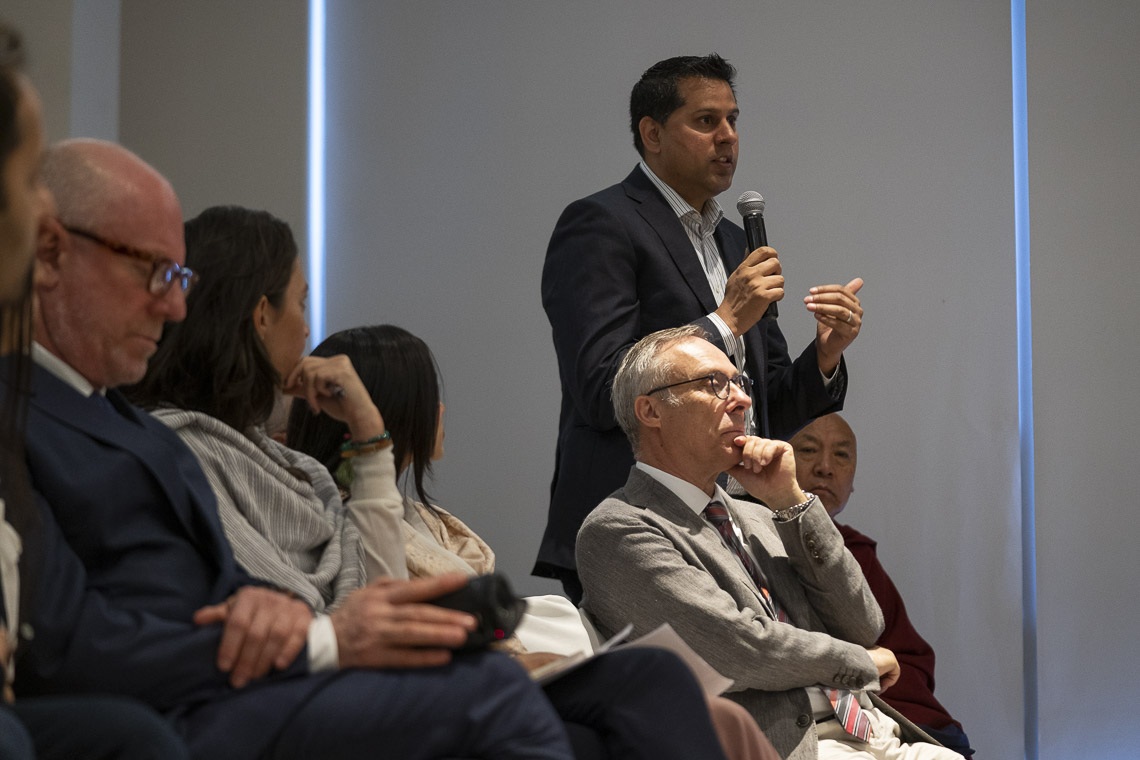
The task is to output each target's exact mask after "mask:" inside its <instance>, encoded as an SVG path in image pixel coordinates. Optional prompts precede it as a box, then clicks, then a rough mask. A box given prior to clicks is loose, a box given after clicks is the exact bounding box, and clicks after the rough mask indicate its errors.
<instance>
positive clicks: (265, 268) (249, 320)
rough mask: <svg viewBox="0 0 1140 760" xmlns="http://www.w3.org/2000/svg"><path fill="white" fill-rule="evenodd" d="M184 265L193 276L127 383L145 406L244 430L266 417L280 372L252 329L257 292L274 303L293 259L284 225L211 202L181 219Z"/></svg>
mask: <svg viewBox="0 0 1140 760" xmlns="http://www.w3.org/2000/svg"><path fill="white" fill-rule="evenodd" d="M185 235H186V265H187V266H188V267H190V268H191V269H193V270H194V271H195V272H197V273H198V275H199V277H200V279H199V281H198V284H197V285H195V286H194V289H193V290H191V291H190V294H189V296H188V298H187V300H186V319H184V320H183V321H182V322H179V323H170V324H168V325H167V326H166V329H165V331H164V332H163V336H162V340H161V341H160V342H159V345H158V351H157V352H155V355H154V356H153V357H152V358H151V360H150V364H149V366H148V368H147V373H146V376H145V377H144V378H143V379H142V381H141V382H139V383H138V384H137V385H135V386H133V387H131V388H128V389H126V393H127V395H128V396H129V397H130V398H131V399H132V400H133V401H134V402H135V403H137V404H139V405H140V406H143V407H145V408H148V409H153V408H155V407H157V406H160V405H169V406H174V407H177V408H180V409H193V410H195V411H198V412H202V413H204V414H208V415H210V416H211V417H215V418H217V419H219V420H221V421H222V422H224V423H226V424H227V425H229V426H230V427H232V428H235V429H236V430H240V431H242V432H245V431H246V430H248V429H249V428H251V427H254V426H256V425H260V424H262V423H264V422H265V421H266V420H268V419H269V415H270V414H271V413H272V412H273V405H274V403H275V401H276V391H277V388H278V386H280V384H281V380H282V378H281V376H280V373H278V372H277V370H276V368H274V366H273V362H272V360H271V359H270V357H269V353H268V351H267V350H266V348H265V344H264V343H262V341H261V337H260V336H259V335H258V334H257V330H256V328H255V325H254V319H253V313H254V309H255V308H256V306H257V304H258V302H259V301H260V300H261V297H262V296H265V297H266V298H268V299H269V303H270V304H272V305H273V306H274V307H278V308H279V307H280V306H281V304H282V301H283V298H284V295H285V291H286V289H287V287H288V285H289V280H290V278H291V277H292V274H293V267H294V263H295V262H296V260H297V243H296V242H295V241H294V239H293V233H292V231H291V230H290V229H289V225H287V224H286V223H285V222H283V221H281V220H280V219H278V218H277V217H275V216H273V215H272V214H270V213H268V212H266V211H251V210H249V209H245V208H241V207H239V206H214V207H213V208H208V209H206V210H205V211H203V212H202V213H201V214H199V215H198V216H196V217H194V218H193V219H191V220H190V221H188V222H186V230H185Z"/></svg>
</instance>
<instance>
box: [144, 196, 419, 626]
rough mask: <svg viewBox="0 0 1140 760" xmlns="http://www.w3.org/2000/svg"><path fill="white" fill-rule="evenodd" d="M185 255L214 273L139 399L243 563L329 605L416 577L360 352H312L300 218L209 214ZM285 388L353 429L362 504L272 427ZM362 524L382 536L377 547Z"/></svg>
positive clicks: (322, 607) (162, 349)
mask: <svg viewBox="0 0 1140 760" xmlns="http://www.w3.org/2000/svg"><path fill="white" fill-rule="evenodd" d="M186 262H187V265H188V266H190V267H191V268H192V269H193V270H194V271H195V272H199V273H200V278H201V279H200V281H199V282H198V283H197V284H196V285H195V286H194V289H193V290H192V291H191V292H190V294H189V297H188V298H187V305H186V308H187V310H186V318H185V320H183V321H182V322H180V323H177V324H169V325H167V327H166V330H165V332H164V334H163V337H162V340H161V341H160V342H159V347H158V351H157V352H156V353H155V355H154V356H153V357H152V358H151V360H150V364H149V367H148V369H147V373H146V376H145V377H144V378H143V380H142V381H141V382H140V383H139V384H137V385H136V386H134V387H132V388H129V389H127V395H128V396H129V397H130V398H131V399H132V400H133V401H134V402H135V403H137V404H139V405H140V406H142V407H144V408H147V409H150V410H152V411H153V412H154V414H155V416H156V417H158V418H159V419H160V420H162V421H163V422H165V423H166V424H167V425H169V426H170V427H171V428H173V429H174V430H175V431H176V432H177V433H178V435H179V436H180V437H181V438H182V439H183V440H184V441H185V442H186V443H187V444H188V445H189V446H190V448H191V449H192V450H193V451H194V454H195V455H196V456H197V457H198V460H199V461H200V462H201V464H202V469H203V470H205V472H206V475H207V477H208V478H209V480H210V485H211V486H212V487H213V489H214V493H215V494H216V495H217V498H218V511H219V513H220V515H221V519H222V527H223V528H224V529H225V532H226V536H227V538H229V540H230V543H231V545H232V546H233V550H234V556H235V557H236V558H237V560H238V563H239V564H240V565H241V566H242V567H243V568H245V569H246V571H247V572H249V573H250V574H252V575H254V576H255V577H259V578H262V579H264V580H267V581H269V582H270V583H273V584H274V585H276V586H278V587H280V588H283V589H286V590H288V591H290V592H292V593H294V594H296V595H297V596H298V597H299V598H301V599H302V600H304V601H305V602H306V603H307V604H309V606H310V607H312V608H313V609H314V610H315V611H317V612H325V611H331V610H333V609H335V608H336V607H337V606H338V605H339V604H340V603H341V602H342V601H343V600H344V599H345V597H346V596H347V595H348V594H349V593H351V592H352V591H354V590H355V589H357V588H359V587H360V586H362V585H363V584H364V583H365V582H366V581H367V580H368V579H369V578H372V577H376V576H381V575H383V576H390V577H397V578H403V577H406V572H405V571H404V567H403V559H402V558H403V555H402V553H399V554H395V555H394V554H393V549H398V545H396V544H394V543H393V542H394V541H396V540H397V539H398V537H399V521H400V517H401V516H402V512H403V508H402V505H401V503H400V496H399V493H398V491H396V488H395V467H394V464H393V459H392V452H391V449H390V446H389V444H390V441H389V439H388V435H387V433H386V431H385V429H384V420H383V418H381V416H380V413H379V411H378V410H377V409H376V405H375V404H374V403H373V402H372V399H371V397H370V396H369V395H368V392H367V391H366V390H365V389H364V386H363V385H362V384H361V382H360V379H359V378H358V377H357V375H356V372H355V371H354V370H353V367H352V364H351V363H350V362H349V361H348V360H347V359H345V358H344V357H332V358H317V357H311V358H310V357H304V351H305V341H306V339H307V338H308V334H309V330H308V326H307V324H306V322H305V301H306V298H307V293H308V286H307V285H306V283H305V278H304V275H303V274H302V272H301V266H300V260H299V258H298V255H297V245H296V243H295V242H294V239H293V234H292V232H291V231H290V229H289V226H288V225H287V224H286V223H285V222H283V221H281V220H280V219H277V218H275V217H274V216H272V215H271V214H269V213H267V212H265V211H253V210H250V209H245V208H240V207H237V206H217V207H213V208H209V209H206V210H205V211H203V212H202V213H201V214H199V215H198V216H197V217H195V218H194V219H191V220H190V221H188V222H187V223H186ZM282 391H283V392H285V393H288V394H293V395H296V396H298V397H299V398H300V399H302V403H304V404H305V405H306V407H307V408H309V409H310V411H311V412H316V411H319V412H323V414H324V415H325V416H329V417H330V418H333V419H336V420H338V421H340V422H341V423H342V424H344V426H345V428H344V429H345V432H346V438H345V439H342V440H341V442H340V445H341V446H342V447H345V450H346V451H347V452H348V453H350V454H352V455H353V461H354V463H355V465H356V471H357V473H358V475H359V481H358V484H357V485H358V487H357V488H355V489H354V490H353V498H352V499H349V500H347V501H343V502H342V500H341V497H340V493H339V491H338V489H337V487H336V484H335V483H334V482H333V479H332V478H331V477H330V476H329V474H328V472H327V471H325V469H324V468H323V467H321V466H320V465H319V464H318V463H316V462H313V461H312V460H311V459H310V458H309V457H306V456H303V455H301V454H298V453H297V452H295V451H293V450H291V449H288V448H286V447H285V446H283V445H281V444H279V443H277V442H276V441H274V440H273V439H272V438H271V437H270V436H269V435H267V434H266V432H265V429H264V425H265V422H266V421H267V420H268V419H269V417H270V415H271V413H272V412H273V408H274V404H275V401H276V399H277V395H278V393H279V392H282ZM361 528H363V529H364V530H366V531H368V532H369V534H370V535H372V536H374V538H373V539H372V540H371V541H370V542H369V543H368V548H369V551H368V552H367V554H366V553H365V551H364V548H363V546H362V542H361V541H360V537H359V530H360V529H361ZM386 536H394V537H395V538H393V539H390V540H389V539H386V538H385V537H386ZM393 556H395V557H396V559H397V560H398V561H397V562H390V561H389V560H390V558H392V557H393Z"/></svg>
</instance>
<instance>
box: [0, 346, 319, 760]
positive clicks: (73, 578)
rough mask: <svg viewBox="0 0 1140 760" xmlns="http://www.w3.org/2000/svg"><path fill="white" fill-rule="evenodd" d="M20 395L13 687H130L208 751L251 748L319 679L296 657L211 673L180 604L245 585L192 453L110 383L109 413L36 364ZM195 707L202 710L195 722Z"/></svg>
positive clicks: (214, 633)
mask: <svg viewBox="0 0 1140 760" xmlns="http://www.w3.org/2000/svg"><path fill="white" fill-rule="evenodd" d="M0 390H2V389H0ZM32 391H33V397H32V399H31V403H30V406H29V411H28V424H27V456H28V463H29V470H30V473H31V477H32V483H33V485H34V487H35V489H36V491H37V493H38V497H37V498H38V499H39V501H40V508H41V514H40V517H41V520H40V522H41V524H40V526H39V531H40V534H39V536H38V537H37V538H38V541H37V544H36V545H37V547H38V548H39V554H40V557H41V559H42V563H41V565H40V566H39V571H38V574H37V577H38V580H39V584H38V585H39V587H40V588H43V589H45V590H46V591H45V593H40V594H37V597H36V604H35V607H34V610H33V614H32V618H31V622H32V624H33V625H34V627H35V638H34V639H33V640H32V641H30V642H27V645H26V646H22V647H21V648H20V650H19V658H20V659H19V663H18V665H17V669H18V672H19V674H20V678H19V682H18V684H17V688H18V691H19V692H20V694H21V695H36V694H52V693H76V692H78V693H83V692H114V693H118V694H126V695H131V696H135V697H138V698H140V699H142V700H143V701H145V702H148V703H150V704H151V705H154V706H155V707H157V708H159V709H160V710H163V711H165V712H167V713H168V714H169V715H170V716H171V717H173V718H174V719H175V720H176V721H181V722H183V723H184V725H186V726H188V727H192V728H191V729H190V730H191V731H192V732H193V734H194V737H195V740H196V743H197V744H198V745H199V746H212V747H218V748H224V751H222V750H219V752H218V755H217V756H219V757H220V756H222V755H223V754H227V756H228V752H232V753H234V755H236V756H254V755H256V754H258V753H260V751H261V749H262V748H264V746H265V745H266V744H267V743H268V742H269V741H271V739H272V737H273V736H274V735H275V734H276V733H277V732H278V731H279V730H280V728H281V726H282V725H283V723H284V721H286V720H287V719H288V715H289V713H290V712H291V710H292V708H293V707H294V706H295V705H296V704H297V703H298V702H300V701H302V700H304V699H306V698H307V696H308V695H309V693H310V692H311V691H314V690H316V689H319V688H320V687H321V685H322V683H323V682H324V681H325V680H326V678H325V677H322V676H307V677H303V678H299V677H295V676H297V675H299V674H302V673H305V672H306V671H307V664H306V663H307V654H306V653H305V652H302V653H301V655H300V656H299V657H298V658H297V660H296V662H295V663H294V665H293V666H292V667H291V669H290V670H289V671H288V672H286V673H279V674H277V675H276V676H275V677H274V678H270V679H265V680H264V681H263V682H262V683H261V684H258V685H255V686H251V687H247V688H246V689H243V690H241V691H234V690H233V689H231V688H230V686H229V685H228V684H227V682H226V679H227V677H226V675H225V674H223V673H222V672H220V671H219V670H217V669H216V668H215V666H214V660H215V657H216V653H217V648H218V642H219V640H220V635H221V627H220V626H208V627H198V626H196V625H194V623H193V622H192V620H191V618H192V616H193V613H194V611H195V610H197V609H198V608H199V607H202V606H204V605H207V604H213V603H217V602H221V601H224V600H225V599H226V598H227V597H228V596H229V595H230V594H231V593H232V592H234V591H235V590H236V589H237V588H239V587H240V586H243V585H250V584H252V583H254V582H253V581H252V580H251V579H250V578H249V577H248V576H246V575H245V573H244V572H243V571H241V570H240V569H239V568H238V567H237V565H236V564H235V562H234V558H233V554H232V553H231V551H230V548H229V545H228V543H227V542H226V540H225V537H224V535H223V533H222V528H221V525H220V523H219V520H218V515H217V510H216V509H215V508H214V501H213V493H212V492H211V490H210V486H209V484H208V483H207V482H206V479H205V476H204V475H203V474H202V471H201V469H200V468H199V467H198V464H197V461H196V460H195V459H194V456H193V455H192V454H191V453H190V451H189V449H187V448H186V446H185V445H184V444H183V443H182V442H181V441H180V440H179V438H178V437H177V436H176V435H175V434H174V433H173V432H172V431H171V430H170V429H169V428H167V427H166V426H165V425H163V424H161V423H159V422H157V421H156V420H154V419H153V418H151V417H150V416H149V415H147V414H145V413H143V412H142V411H140V410H138V409H135V408H134V407H132V406H131V405H130V404H129V403H128V402H127V401H126V400H125V399H124V398H123V397H122V396H121V395H120V394H119V393H118V392H117V391H110V392H109V393H108V394H107V398H108V400H109V401H110V402H111V403H112V404H113V405H114V406H115V407H116V409H117V410H118V412H119V413H118V414H116V413H115V411H114V410H111V409H107V408H104V407H101V406H99V405H98V404H97V403H96V402H95V401H93V400H92V399H89V398H85V397H84V396H82V395H81V394H80V393H78V392H76V391H75V390H74V389H73V388H71V387H70V386H68V385H67V384H65V383H63V382H62V381H60V380H59V379H57V378H56V377H55V376H53V375H51V374H50V373H48V372H46V371H44V370H43V369H41V368H39V367H37V368H36V369H35V370H34V374H33V379H32ZM2 395H3V394H2V393H0V396H2ZM48 505H50V507H49V506H48ZM206 704H208V705H210V709H209V710H208V711H202V710H198V709H197V708H198V707H199V706H200V705H206ZM219 708H220V709H219ZM227 708H230V709H229V710H228V711H227ZM203 712H210V713H212V717H211V719H210V720H209V721H208V722H206V723H201V725H199V723H200V721H198V720H196V717H197V716H199V714H200V713H203ZM227 712H228V713H229V717H227Z"/></svg>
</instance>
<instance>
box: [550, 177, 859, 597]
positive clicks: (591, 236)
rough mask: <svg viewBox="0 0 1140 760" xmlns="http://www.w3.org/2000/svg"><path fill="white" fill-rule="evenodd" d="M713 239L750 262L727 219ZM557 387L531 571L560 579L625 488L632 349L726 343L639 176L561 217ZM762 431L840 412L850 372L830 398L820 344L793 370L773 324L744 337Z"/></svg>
mask: <svg viewBox="0 0 1140 760" xmlns="http://www.w3.org/2000/svg"><path fill="white" fill-rule="evenodd" d="M716 242H717V245H718V246H719V248H720V251H721V255H722V257H723V259H724V264H725V271H726V272H728V273H729V274H730V275H731V273H732V272H733V271H734V270H735V269H736V268H737V267H738V266H739V265H740V263H741V262H742V261H743V260H744V256H745V255H746V254H747V252H748V251H747V247H748V246H747V240H746V238H745V235H744V230H742V229H741V228H740V227H739V226H737V225H735V224H733V223H732V222H729V221H728V220H727V219H725V220H722V221H721V223H720V224H719V225H718V226H717V229H716ZM542 304H543V307H544V308H545V309H546V315H547V317H548V318H549V320H550V326H551V328H552V330H553V336H554V350H555V352H556V353H557V355H558V373H559V377H560V379H561V383H562V408H561V412H560V418H559V429H558V448H557V453H556V455H555V457H556V463H555V469H554V479H553V482H552V483H551V487H550V491H551V495H550V511H549V515H548V518H547V524H546V532H545V535H544V536H543V539H542V546H541V548H540V549H539V554H538V561H537V562H536V564H535V568H534V571H533V572H534V573H535V574H536V575H543V576H548V575H549V576H555V577H564V576H565V575H566V574H567V573H573V568H575V566H576V565H575V560H574V543H575V540H576V537H577V534H578V529H579V528H580V527H581V525H582V521H583V520H584V519H585V517H586V515H587V514H589V512H590V510H592V509H593V508H594V507H596V506H597V505H598V504H599V503H600V502H601V501H602V500H603V499H604V498H605V497H606V496H608V495H609V494H610V493H612V492H613V491H615V490H617V489H618V488H620V487H621V485H622V484H623V483H624V482H625V480H626V477H627V476H628V474H629V468H630V467H631V466H632V464H633V453H632V451H631V449H630V446H629V442H628V441H627V440H626V437H625V434H624V433H623V432H622V431H621V429H620V428H619V427H618V425H617V420H616V418H615V417H614V410H613V402H612V399H611V396H610V386H611V384H612V383H613V378H614V375H615V374H616V372H617V368H618V365H619V364H620V363H621V360H622V357H623V356H625V352H626V351H628V350H629V348H630V347H631V346H633V344H634V343H636V342H637V341H638V340H639V339H641V338H643V337H644V336H646V335H648V334H649V333H652V332H655V331H657V330H662V329H665V328H668V327H677V326H679V325H683V324H688V323H693V324H699V325H701V326H702V327H704V328H705V330H706V332H708V333H709V336H710V341H711V342H712V343H714V344H716V346H717V347H718V348H720V349H721V350H724V348H725V346H724V345H723V342H722V341H721V339H720V333H719V332H718V331H717V330H716V329H715V328H714V327H713V325H712V323H711V322H710V320H709V319H708V315H709V314H710V313H712V312H714V311H716V308H717V306H719V304H718V303H717V302H716V300H715V299H714V297H713V293H712V289H711V288H710V287H709V284H708V278H707V277H706V276H705V273H704V270H703V269H702V268H701V264H700V262H699V261H698V259H697V255H696V253H695V252H694V250H693V244H692V243H691V242H690V241H689V238H688V236H687V235H686V234H685V229H684V227H683V226H682V224H681V222H680V220H679V219H677V216H676V214H675V213H674V212H673V209H672V208H670V206H669V204H668V203H667V202H666V201H665V199H664V198H663V197H662V196H661V193H660V192H658V190H657V188H656V187H654V186H653V183H652V182H651V181H650V179H649V178H648V177H647V176H646V175H645V173H644V172H643V171H642V170H641V169H640V168H639V167H635V168H634V170H633V171H632V172H631V173H630V174H629V176H628V177H626V178H625V180H623V181H622V182H621V183H620V184H618V185H613V186H612V187H608V188H606V189H605V190H602V191H600V192H598V193H595V194H593V195H591V196H589V197H587V198H583V199H581V200H578V201H575V202H574V203H572V204H570V205H569V206H568V207H567V208H566V210H565V211H563V212H562V216H561V218H560V219H559V220H558V224H557V226H556V227H555V229H554V234H553V235H552V236H551V239H550V245H549V247H548V249H547V252H546V264H545V266H544V267H543V271H542ZM744 343H745V354H746V363H747V370H748V374H749V376H750V377H751V378H752V379H753V382H754V383H755V384H756V387H755V389H754V391H753V400H754V403H755V407H756V419H757V424H758V426H759V429H760V430H761V431H765V432H767V433H770V434H771V435H772V436H774V437H776V438H788V437H790V436H791V435H792V434H793V433H795V431H797V430H799V429H800V428H801V427H803V426H804V425H806V424H807V423H808V422H810V421H811V420H812V419H813V418H815V417H818V416H820V415H823V414H827V413H829V412H834V411H838V410H840V409H842V408H843V398H844V395H845V392H846V368H845V366H844V365H841V366H840V370H839V376H838V377H837V378H836V383H835V385H834V386H833V387H832V389H831V390H830V391H829V390H828V389H826V388H825V387H824V385H823V380H822V378H821V376H820V372H819V365H818V363H817V361H816V351H815V345H814V343H813V344H812V345H809V346H808V347H807V349H806V350H805V351H804V352H803V353H802V354H801V355H800V356H799V358H798V359H796V360H795V361H794V362H793V361H792V360H791V358H790V357H789V355H788V348H787V342H786V341H785V340H784V336H783V334H782V333H781V332H780V328H779V326H778V325H777V323H776V320H774V319H763V320H761V321H760V322H759V323H758V324H757V325H756V326H754V327H753V328H751V329H750V330H748V331H747V332H746V333H745V334H744Z"/></svg>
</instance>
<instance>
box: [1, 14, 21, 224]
mask: <svg viewBox="0 0 1140 760" xmlns="http://www.w3.org/2000/svg"><path fill="white" fill-rule="evenodd" d="M23 65H24V44H23V41H22V40H21V39H20V33H19V32H18V31H16V30H15V29H14V28H12V27H11V26H8V25H7V24H5V23H3V22H0V167H3V166H5V165H6V164H7V163H8V158H9V157H10V156H11V155H12V153H14V152H15V150H16V147H17V146H18V145H19V144H20V139H21V135H20V130H19V124H18V120H17V113H18V112H19V110H20V85H19V83H18V82H17V81H16V75H17V74H18V73H19V71H20V68H21V67H22V66H23ZM7 206H8V198H7V197H6V196H5V192H4V184H3V183H2V182H0V211H3V210H4V209H5V208H7Z"/></svg>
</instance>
